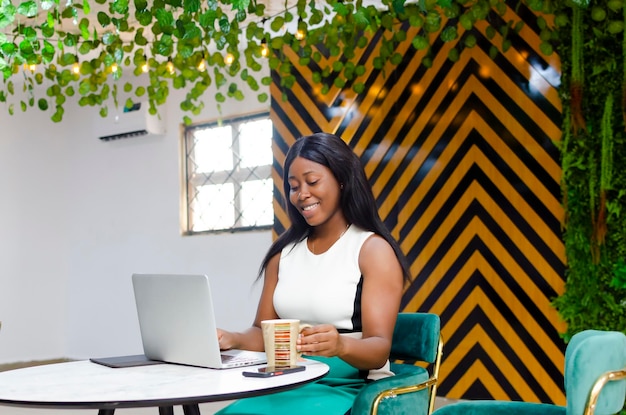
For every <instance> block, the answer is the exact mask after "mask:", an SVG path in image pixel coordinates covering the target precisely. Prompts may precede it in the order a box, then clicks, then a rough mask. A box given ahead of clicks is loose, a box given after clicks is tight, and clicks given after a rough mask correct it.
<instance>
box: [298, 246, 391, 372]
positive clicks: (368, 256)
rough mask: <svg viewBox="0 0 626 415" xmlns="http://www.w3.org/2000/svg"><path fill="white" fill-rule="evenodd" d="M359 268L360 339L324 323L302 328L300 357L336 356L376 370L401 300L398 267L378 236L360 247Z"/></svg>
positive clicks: (386, 352)
mask: <svg viewBox="0 0 626 415" xmlns="http://www.w3.org/2000/svg"><path fill="white" fill-rule="evenodd" d="M359 267H360V269H361V274H362V275H363V292H362V296H361V314H362V315H361V317H362V324H363V338H362V339H354V338H350V337H347V336H340V335H339V333H338V332H337V330H336V329H335V328H334V327H333V326H332V325H327V324H325V325H320V326H315V327H313V328H311V329H305V330H304V331H303V332H302V334H303V336H302V337H301V339H300V341H299V347H300V351H302V352H303V353H304V354H309V355H318V356H339V357H340V358H342V359H343V360H345V361H346V362H348V363H350V364H351V365H352V366H354V367H356V368H358V369H363V370H369V369H378V368H380V367H382V366H383V365H384V364H385V363H386V361H387V359H388V358H389V351H390V350H391V339H392V336H393V329H394V327H395V323H396V318H397V316H398V312H399V310H400V300H401V297H402V289H403V278H402V267H401V266H400V263H399V262H398V259H397V257H396V255H395V253H394V251H393V249H392V248H391V245H389V243H388V242H387V241H385V239H384V238H382V237H381V236H379V235H373V236H371V237H370V238H368V239H367V241H365V243H364V244H363V246H362V248H361V252H360V254H359Z"/></svg>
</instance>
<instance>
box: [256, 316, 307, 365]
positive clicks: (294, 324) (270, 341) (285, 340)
mask: <svg viewBox="0 0 626 415" xmlns="http://www.w3.org/2000/svg"><path fill="white" fill-rule="evenodd" d="M307 327H312V326H311V325H310V324H301V323H300V320H296V319H275V320H263V321H261V329H262V330H263V343H264V345H265V354H266V355H267V365H268V366H270V367H285V366H296V365H297V364H298V359H299V358H300V355H301V353H298V350H297V348H296V340H298V336H299V335H300V332H301V331H302V330H304V329H305V328H307Z"/></svg>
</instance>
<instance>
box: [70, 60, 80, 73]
mask: <svg viewBox="0 0 626 415" xmlns="http://www.w3.org/2000/svg"><path fill="white" fill-rule="evenodd" d="M72 72H74V73H75V74H76V75H78V74H79V73H80V63H78V62H74V64H73V65H72Z"/></svg>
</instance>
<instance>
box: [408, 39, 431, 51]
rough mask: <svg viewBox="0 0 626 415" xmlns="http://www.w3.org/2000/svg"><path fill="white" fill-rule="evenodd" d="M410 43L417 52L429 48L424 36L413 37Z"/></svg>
mask: <svg viewBox="0 0 626 415" xmlns="http://www.w3.org/2000/svg"><path fill="white" fill-rule="evenodd" d="M411 43H412V44H413V47H414V48H415V49H417V50H424V49H427V48H428V47H429V46H430V44H429V43H428V40H426V38H425V37H424V36H415V37H414V38H413V41H412V42H411Z"/></svg>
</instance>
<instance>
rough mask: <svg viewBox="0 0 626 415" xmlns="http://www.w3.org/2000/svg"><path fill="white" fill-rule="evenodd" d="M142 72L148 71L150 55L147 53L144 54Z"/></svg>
mask: <svg viewBox="0 0 626 415" xmlns="http://www.w3.org/2000/svg"><path fill="white" fill-rule="evenodd" d="M141 72H143V73H147V72H148V57H147V56H146V55H145V54H144V55H143V64H142V65H141Z"/></svg>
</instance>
